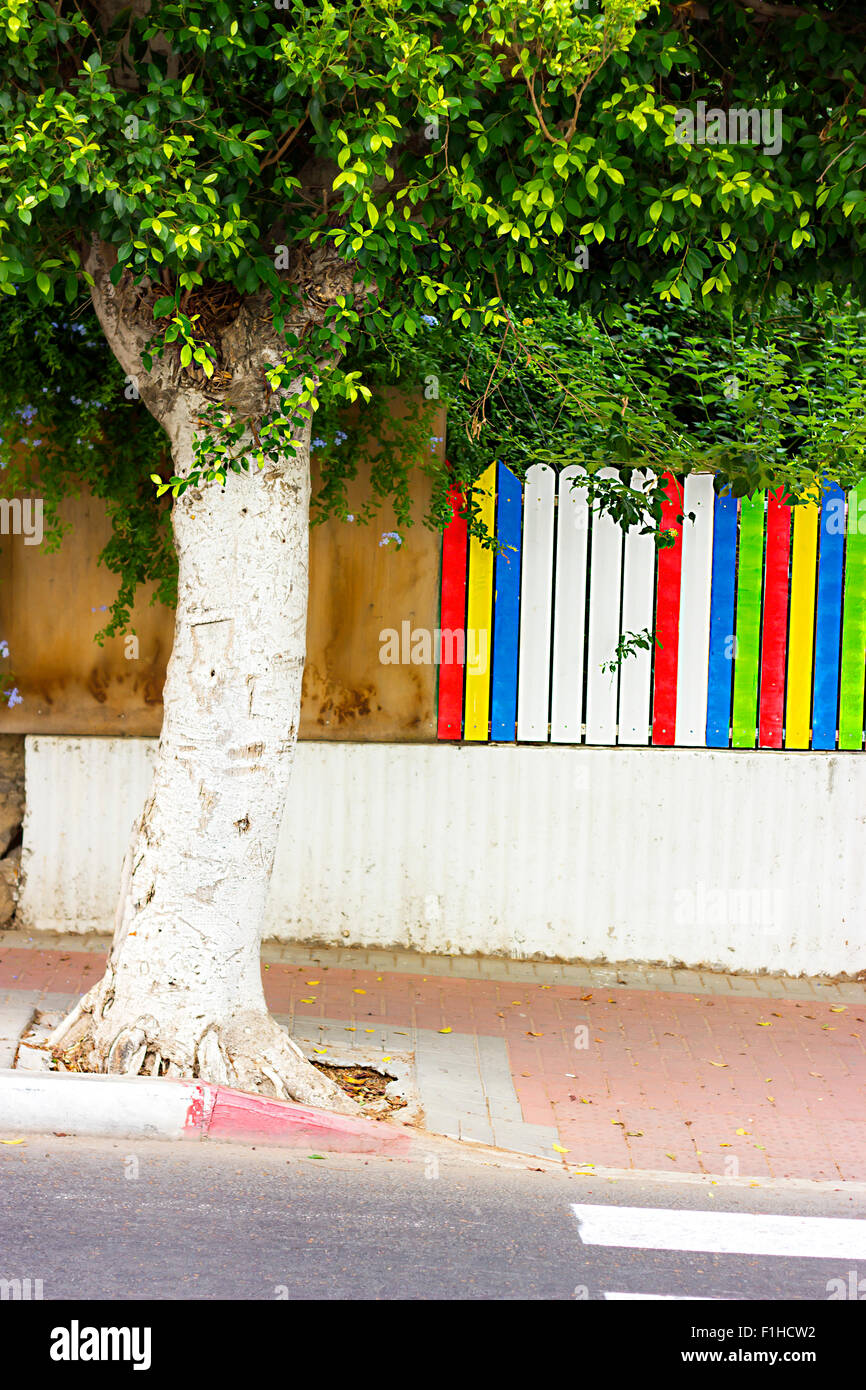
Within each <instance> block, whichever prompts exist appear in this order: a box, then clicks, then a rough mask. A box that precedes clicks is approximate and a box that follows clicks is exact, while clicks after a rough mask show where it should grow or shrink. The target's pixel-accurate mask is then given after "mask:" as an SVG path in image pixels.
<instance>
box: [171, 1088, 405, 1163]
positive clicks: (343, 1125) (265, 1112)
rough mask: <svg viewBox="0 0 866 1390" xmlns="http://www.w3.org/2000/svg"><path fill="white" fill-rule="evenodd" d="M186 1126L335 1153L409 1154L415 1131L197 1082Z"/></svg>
mask: <svg viewBox="0 0 866 1390" xmlns="http://www.w3.org/2000/svg"><path fill="white" fill-rule="evenodd" d="M184 1131H185V1133H187V1134H190V1135H196V1134H197V1135H198V1136H199V1137H201V1138H202V1139H223V1140H234V1141H235V1143H238V1142H248V1141H250V1140H253V1139H255V1140H258V1141H259V1142H260V1143H267V1144H278V1145H280V1146H281V1147H284V1148H310V1147H313V1148H315V1149H324V1150H326V1151H327V1152H329V1153H335V1152H336V1153H376V1154H384V1155H386V1156H387V1157H389V1158H408V1157H409V1154H410V1150H411V1147H412V1136H411V1135H410V1134H407V1133H406V1131H405V1130H399V1129H394V1128H392V1127H391V1126H390V1125H389V1124H388V1123H387V1121H380V1120H367V1119H363V1118H357V1119H356V1118H355V1117H354V1116H352V1115H336V1114H332V1113H331V1112H330V1111H328V1110H318V1109H316V1108H315V1107H314V1106H312V1105H297V1104H296V1103H295V1102H294V1101H288V1100H272V1099H269V1098H268V1097H266V1096H254V1095H249V1094H248V1093H247V1092H246V1091H234V1090H232V1089H231V1088H230V1087H228V1086H216V1085H214V1084H213V1083H211V1082H201V1081H200V1082H197V1083H196V1084H195V1093H194V1094H193V1097H192V1099H191V1101H190V1104H189V1107H188V1109H187V1114H186V1122H185V1125H184Z"/></svg>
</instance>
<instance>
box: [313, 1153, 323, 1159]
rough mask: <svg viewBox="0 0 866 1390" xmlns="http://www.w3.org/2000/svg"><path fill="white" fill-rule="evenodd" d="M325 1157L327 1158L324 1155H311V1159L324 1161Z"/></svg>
mask: <svg viewBox="0 0 866 1390" xmlns="http://www.w3.org/2000/svg"><path fill="white" fill-rule="evenodd" d="M324 1157H325V1155H324V1154H310V1158H321V1159H324Z"/></svg>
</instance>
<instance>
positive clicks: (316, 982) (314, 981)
mask: <svg viewBox="0 0 866 1390" xmlns="http://www.w3.org/2000/svg"><path fill="white" fill-rule="evenodd" d="M306 983H307V984H308V985H320V984H321V983H322V982H321V980H307V981H306Z"/></svg>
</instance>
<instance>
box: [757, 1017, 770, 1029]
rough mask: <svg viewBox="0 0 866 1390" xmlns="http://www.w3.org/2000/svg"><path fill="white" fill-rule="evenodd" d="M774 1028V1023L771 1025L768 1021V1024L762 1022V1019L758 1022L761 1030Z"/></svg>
mask: <svg viewBox="0 0 866 1390" xmlns="http://www.w3.org/2000/svg"><path fill="white" fill-rule="evenodd" d="M772 1026H773V1025H772V1023H770V1022H769V1021H767V1022H761V1020H760V1019H759V1020H758V1027H759V1028H772Z"/></svg>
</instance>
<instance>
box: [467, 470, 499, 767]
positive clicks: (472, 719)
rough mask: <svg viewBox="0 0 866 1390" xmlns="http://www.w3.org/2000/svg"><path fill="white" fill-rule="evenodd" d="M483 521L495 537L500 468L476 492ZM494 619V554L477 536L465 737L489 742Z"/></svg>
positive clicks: (472, 546)
mask: <svg viewBox="0 0 866 1390" xmlns="http://www.w3.org/2000/svg"><path fill="white" fill-rule="evenodd" d="M474 491H475V493H476V494H477V495H478V502H479V508H478V509H479V512H480V515H481V520H482V521H483V522H484V525H485V527H486V528H487V530H488V531H489V532H490V533H491V535H492V534H493V531H494V525H495V518H496V465H495V463H491V464H490V465H489V467H487V468H485V470H484V472H483V473H482V475H481V477H480V478H479V480H478V482H477V483H476V485H475V488H474ZM492 617H493V551H492V550H491V549H490V548H489V546H485V545H483V544H482V543H481V541H480V540H479V539H478V537H477V536H471V537H470V539H469V585H468V602H467V605H466V696H465V700H464V713H463V737H464V739H467V740H471V741H473V742H486V740H487V738H488V736H489V720H490V630H491V621H492Z"/></svg>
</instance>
